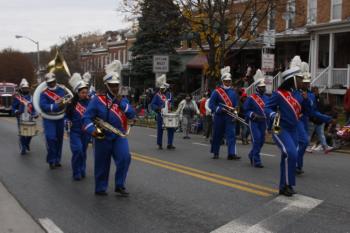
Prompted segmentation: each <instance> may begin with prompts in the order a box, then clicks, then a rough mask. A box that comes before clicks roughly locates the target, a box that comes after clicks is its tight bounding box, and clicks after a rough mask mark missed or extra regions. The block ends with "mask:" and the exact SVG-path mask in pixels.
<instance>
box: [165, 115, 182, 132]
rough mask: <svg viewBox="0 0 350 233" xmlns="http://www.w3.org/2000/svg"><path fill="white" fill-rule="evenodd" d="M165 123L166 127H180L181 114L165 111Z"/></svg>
mask: <svg viewBox="0 0 350 233" xmlns="http://www.w3.org/2000/svg"><path fill="white" fill-rule="evenodd" d="M163 124H164V127H165V128H177V127H179V115H178V114H176V113H164V114H163Z"/></svg>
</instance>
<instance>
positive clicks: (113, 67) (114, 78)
mask: <svg viewBox="0 0 350 233" xmlns="http://www.w3.org/2000/svg"><path fill="white" fill-rule="evenodd" d="M122 68H123V66H122V63H121V62H120V61H118V60H114V61H112V62H111V63H109V64H108V65H106V66H105V72H106V75H105V76H104V77H103V83H104V84H107V83H116V84H119V83H120V73H121V71H122Z"/></svg>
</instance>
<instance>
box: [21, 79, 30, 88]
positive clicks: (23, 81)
mask: <svg viewBox="0 0 350 233" xmlns="http://www.w3.org/2000/svg"><path fill="white" fill-rule="evenodd" d="M19 87H20V88H23V87H29V83H28V81H27V79H25V78H22V80H21V83H20V84H19Z"/></svg>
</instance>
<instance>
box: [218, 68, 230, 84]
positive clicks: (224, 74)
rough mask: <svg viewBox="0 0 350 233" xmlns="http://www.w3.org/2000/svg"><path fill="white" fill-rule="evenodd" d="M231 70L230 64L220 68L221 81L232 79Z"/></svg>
mask: <svg viewBox="0 0 350 233" xmlns="http://www.w3.org/2000/svg"><path fill="white" fill-rule="evenodd" d="M230 71H231V67H229V66H226V67H224V68H222V69H221V70H220V73H221V81H226V80H232V79H231V74H230Z"/></svg>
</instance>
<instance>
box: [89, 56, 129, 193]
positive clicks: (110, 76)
mask: <svg viewBox="0 0 350 233" xmlns="http://www.w3.org/2000/svg"><path fill="white" fill-rule="evenodd" d="M121 67H122V65H121V63H120V62H119V61H113V62H112V63H111V64H109V65H107V66H106V73H107V74H106V75H105V76H104V77H103V82H104V84H105V87H106V89H107V91H106V94H103V95H97V96H95V97H94V98H93V99H92V100H91V101H90V103H89V105H88V107H87V109H86V112H85V113H84V116H83V123H84V130H85V131H87V132H88V133H89V134H91V135H92V136H93V137H94V155H95V156H94V159H95V168H94V173H95V194H96V195H107V188H108V177H109V170H110V164H111V158H113V160H114V163H115V165H116V167H117V171H116V174H115V192H117V193H119V194H120V195H122V196H128V195H129V193H128V192H127V191H126V188H125V180H126V177H127V173H128V169H129V165H130V162H131V155H130V150H129V143H128V139H127V138H126V137H124V136H125V135H123V134H126V132H127V131H128V119H134V117H135V111H134V109H133V108H132V107H131V106H130V105H129V104H127V103H125V102H124V101H121V99H122V97H121V96H120V95H119V84H120V71H121ZM96 118H99V119H100V120H102V121H103V122H105V123H107V124H108V125H109V129H108V130H104V134H105V137H104V138H101V137H99V132H98V130H97V128H96V125H95V124H94V121H95V120H96ZM110 128H113V129H117V130H119V132H120V133H119V134H116V133H113V132H111V129H110Z"/></svg>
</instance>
